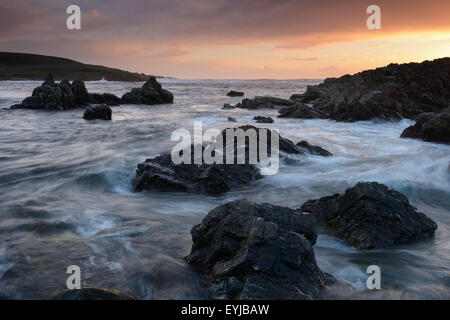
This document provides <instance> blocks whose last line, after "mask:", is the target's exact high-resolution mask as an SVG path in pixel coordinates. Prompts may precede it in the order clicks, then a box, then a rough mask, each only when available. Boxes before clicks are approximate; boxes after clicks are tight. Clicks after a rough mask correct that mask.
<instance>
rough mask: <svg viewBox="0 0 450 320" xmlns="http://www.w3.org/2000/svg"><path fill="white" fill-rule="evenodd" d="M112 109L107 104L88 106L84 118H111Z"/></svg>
mask: <svg viewBox="0 0 450 320" xmlns="http://www.w3.org/2000/svg"><path fill="white" fill-rule="evenodd" d="M111 116H112V110H111V108H110V107H108V106H107V105H105V104H102V105H99V106H91V107H88V108H87V109H86V110H85V111H84V115H83V119H85V120H95V119H100V120H111Z"/></svg>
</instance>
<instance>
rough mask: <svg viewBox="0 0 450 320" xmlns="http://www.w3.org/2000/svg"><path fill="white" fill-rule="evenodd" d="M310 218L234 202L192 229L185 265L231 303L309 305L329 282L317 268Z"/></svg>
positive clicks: (214, 211) (282, 210) (273, 208)
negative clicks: (272, 301) (298, 301)
mask: <svg viewBox="0 0 450 320" xmlns="http://www.w3.org/2000/svg"><path fill="white" fill-rule="evenodd" d="M313 224H314V221H313V219H312V217H311V216H309V215H303V214H301V213H299V212H298V211H296V210H293V209H290V208H286V207H279V206H274V205H270V204H256V203H253V202H249V201H247V200H237V201H233V202H229V203H227V204H224V205H222V206H219V207H217V208H215V209H213V210H212V211H210V212H209V213H208V215H207V216H206V217H205V218H204V219H203V221H202V222H201V223H200V224H199V225H197V226H194V228H192V231H191V234H192V240H193V245H192V250H191V253H190V254H189V256H188V257H187V261H188V262H189V263H190V264H192V265H194V266H196V267H197V268H199V270H200V271H201V272H203V273H205V274H206V275H208V277H209V278H210V280H211V283H212V285H213V287H214V288H215V290H216V292H217V293H218V294H223V295H225V297H226V298H231V299H242V300H245V299H312V298H316V297H318V296H319V295H320V294H321V292H322V290H323V289H324V288H325V287H326V285H328V284H332V283H334V282H335V280H334V278H333V277H332V276H330V275H328V274H326V273H323V272H322V271H321V270H320V269H319V267H318V266H317V264H316V261H315V256H314V251H313V248H312V244H313V243H315V241H316V237H317V235H316V232H315V231H314V226H313Z"/></svg>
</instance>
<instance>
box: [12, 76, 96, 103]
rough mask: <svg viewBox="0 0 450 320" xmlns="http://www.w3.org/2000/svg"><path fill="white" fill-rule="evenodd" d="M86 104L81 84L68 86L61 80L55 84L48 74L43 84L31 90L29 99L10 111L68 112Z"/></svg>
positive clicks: (67, 83)
mask: <svg viewBox="0 0 450 320" xmlns="http://www.w3.org/2000/svg"><path fill="white" fill-rule="evenodd" d="M88 103H89V96H88V95H87V90H86V87H85V86H84V83H83V82H81V81H74V82H73V83H72V84H70V83H69V82H68V81H66V80H63V81H61V82H60V83H59V84H57V83H55V81H54V80H53V76H52V75H51V74H49V75H48V77H47V79H46V80H45V82H44V83H43V84H42V85H41V86H39V87H37V88H35V89H34V90H33V93H32V95H31V97H28V98H25V99H24V100H23V101H22V103H20V104H17V105H14V106H12V107H11V109H44V110H68V109H72V108H75V107H80V106H86V105H87V104H88Z"/></svg>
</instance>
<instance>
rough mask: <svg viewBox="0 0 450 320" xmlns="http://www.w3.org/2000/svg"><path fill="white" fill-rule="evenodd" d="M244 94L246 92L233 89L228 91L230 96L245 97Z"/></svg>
mask: <svg viewBox="0 0 450 320" xmlns="http://www.w3.org/2000/svg"><path fill="white" fill-rule="evenodd" d="M244 94H245V93H244V92H240V91H233V90H231V91H230V92H228V93H227V96H229V97H243V96H244Z"/></svg>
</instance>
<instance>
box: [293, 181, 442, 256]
mask: <svg viewBox="0 0 450 320" xmlns="http://www.w3.org/2000/svg"><path fill="white" fill-rule="evenodd" d="M301 209H302V210H303V212H305V213H307V212H309V213H311V214H312V215H313V216H314V217H315V219H316V220H317V221H318V222H319V223H323V224H324V225H325V226H327V227H328V228H330V229H331V230H333V231H334V232H335V233H336V235H337V236H338V237H341V238H343V239H346V240H347V241H348V242H349V243H350V244H351V245H352V246H354V247H355V248H357V249H380V248H387V247H390V246H393V245H398V244H407V243H411V242H415V241H418V240H421V239H425V238H429V237H431V236H432V235H434V232H435V231H436V229H437V225H436V223H435V222H434V221H433V220H431V219H430V218H428V217H427V216H426V215H425V214H423V213H422V212H419V211H418V210H417V209H416V208H414V207H413V206H411V205H410V204H409V201H408V199H407V198H406V197H405V196H404V195H403V194H401V193H400V192H398V191H395V190H392V189H389V188H388V187H386V186H384V185H382V184H379V183H376V182H370V183H369V182H360V183H358V184H357V185H356V186H355V187H353V188H350V189H347V190H346V191H345V193H344V194H342V195H340V194H335V195H332V196H328V197H323V198H321V199H318V200H310V201H307V202H306V203H305V204H303V206H302V207H301Z"/></svg>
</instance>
